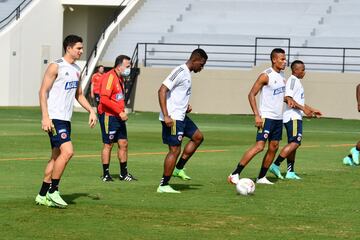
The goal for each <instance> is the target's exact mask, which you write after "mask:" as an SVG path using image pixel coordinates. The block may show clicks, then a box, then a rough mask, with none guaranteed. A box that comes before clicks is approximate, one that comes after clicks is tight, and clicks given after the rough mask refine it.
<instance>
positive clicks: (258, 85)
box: [248, 73, 269, 128]
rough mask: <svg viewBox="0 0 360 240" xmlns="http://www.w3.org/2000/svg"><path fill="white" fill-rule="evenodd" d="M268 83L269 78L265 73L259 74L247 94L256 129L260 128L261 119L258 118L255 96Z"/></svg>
mask: <svg viewBox="0 0 360 240" xmlns="http://www.w3.org/2000/svg"><path fill="white" fill-rule="evenodd" d="M268 82H269V77H268V75H267V74H266V73H262V74H260V76H259V77H258V78H257V80H256V81H255V83H254V85H253V86H252V88H251V90H250V92H249V94H248V99H249V102H250V106H251V109H252V111H253V113H254V115H255V126H256V127H258V128H261V127H262V124H263V122H262V119H261V117H260V113H259V110H258V107H257V104H256V95H257V94H258V93H259V91H260V90H261V89H262V87H263V86H265V85H267V84H268Z"/></svg>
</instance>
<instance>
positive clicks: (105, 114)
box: [98, 55, 136, 182]
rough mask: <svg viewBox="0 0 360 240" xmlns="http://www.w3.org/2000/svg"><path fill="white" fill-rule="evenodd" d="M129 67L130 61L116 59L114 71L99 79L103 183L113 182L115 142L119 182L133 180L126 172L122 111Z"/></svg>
mask: <svg viewBox="0 0 360 240" xmlns="http://www.w3.org/2000/svg"><path fill="white" fill-rule="evenodd" d="M130 67H131V66H130V58H129V57H128V56H125V55H120V56H118V57H117V58H116V60H115V65H114V68H113V69H112V70H110V71H109V72H107V73H105V74H104V75H103V76H102V77H101V84H100V104H99V106H98V114H99V122H100V127H101V133H102V140H103V143H104V145H103V149H102V153H101V161H102V165H103V176H102V180H103V181H104V182H109V181H113V179H112V178H111V175H110V171H109V165H110V156H111V149H112V147H113V144H114V142H117V144H118V154H117V155H118V158H119V162H120V174H119V178H120V180H122V181H132V180H136V178H135V177H134V176H132V175H131V174H130V173H129V172H128V171H127V158H128V140H127V131H126V124H125V121H126V120H127V119H128V117H127V114H126V112H125V85H124V77H128V76H129V75H130V70H131V68H130Z"/></svg>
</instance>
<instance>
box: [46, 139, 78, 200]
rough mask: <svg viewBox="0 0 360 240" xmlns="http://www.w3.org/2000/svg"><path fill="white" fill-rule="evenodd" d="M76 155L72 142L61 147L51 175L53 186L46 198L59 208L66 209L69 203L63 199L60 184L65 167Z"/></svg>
mask: <svg viewBox="0 0 360 240" xmlns="http://www.w3.org/2000/svg"><path fill="white" fill-rule="evenodd" d="M73 154H74V150H73V145H72V143H71V141H69V142H65V143H63V144H61V146H60V155H59V156H58V157H57V158H56V160H55V162H54V167H53V171H52V174H51V186H50V188H49V191H48V193H47V195H46V197H47V198H48V199H49V200H51V201H52V202H53V203H54V204H55V205H56V206H58V207H66V206H67V203H66V202H65V201H64V200H63V199H62V198H61V196H60V193H59V183H60V179H61V176H62V174H63V173H64V170H65V167H66V165H67V163H68V162H69V160H70V159H71V157H72V156H73Z"/></svg>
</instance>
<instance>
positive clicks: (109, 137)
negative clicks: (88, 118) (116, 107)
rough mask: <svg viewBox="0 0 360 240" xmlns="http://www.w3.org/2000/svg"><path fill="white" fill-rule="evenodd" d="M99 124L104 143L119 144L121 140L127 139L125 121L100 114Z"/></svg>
mask: <svg viewBox="0 0 360 240" xmlns="http://www.w3.org/2000/svg"><path fill="white" fill-rule="evenodd" d="M99 122H100V128H101V135H102V141H103V143H106V144H111V143H114V142H117V141H118V140H119V139H127V131H126V123H125V121H122V120H121V119H120V118H118V117H115V116H108V115H106V114H105V113H103V114H99Z"/></svg>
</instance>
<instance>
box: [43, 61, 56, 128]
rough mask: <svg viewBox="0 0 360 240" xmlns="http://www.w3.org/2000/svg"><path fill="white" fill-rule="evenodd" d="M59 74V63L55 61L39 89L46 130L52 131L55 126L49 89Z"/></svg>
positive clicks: (49, 67)
mask: <svg viewBox="0 0 360 240" xmlns="http://www.w3.org/2000/svg"><path fill="white" fill-rule="evenodd" d="M57 74H58V65H57V64H55V63H51V64H50V65H49V66H48V68H47V69H46V72H45V74H44V78H43V81H42V83H41V87H40V90H39V102H40V109H41V115H42V119H41V128H42V130H44V131H45V132H49V131H51V128H52V126H53V124H52V121H51V119H50V118H49V112H48V105H47V98H48V94H49V91H50V89H51V87H52V85H53V83H54V81H55V79H56V77H57Z"/></svg>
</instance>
